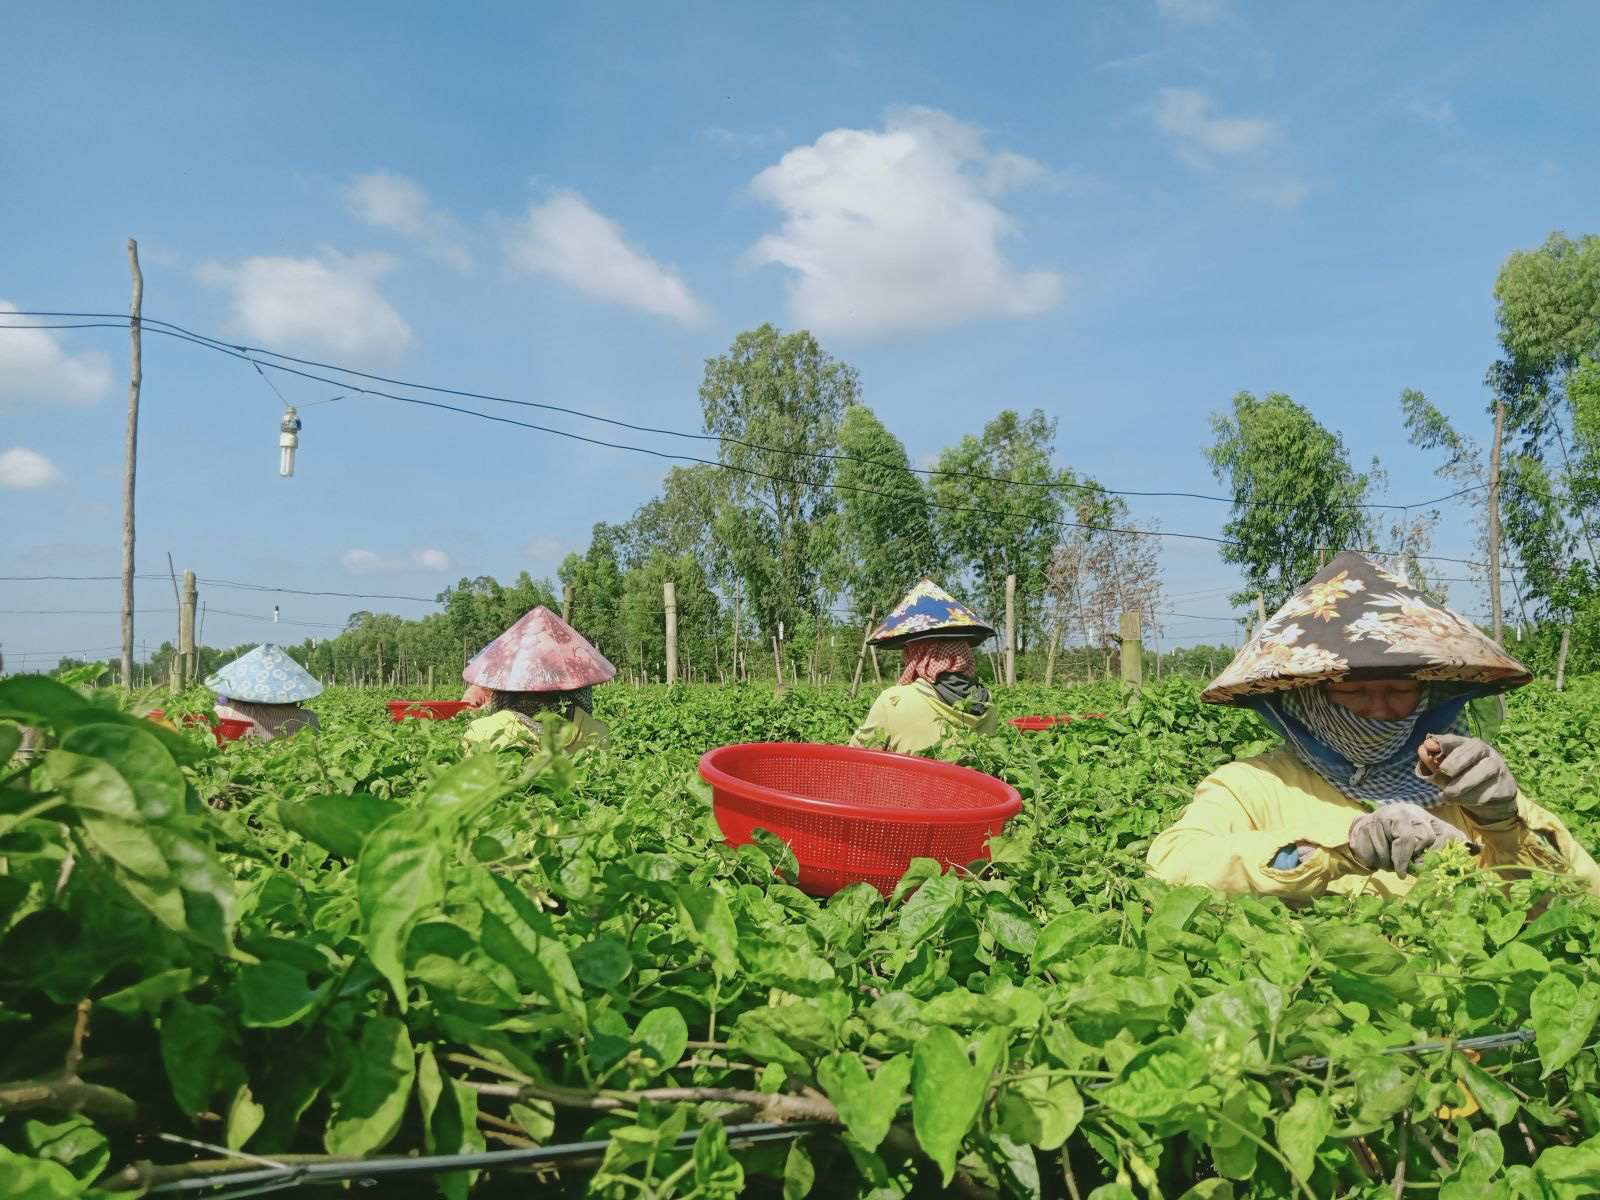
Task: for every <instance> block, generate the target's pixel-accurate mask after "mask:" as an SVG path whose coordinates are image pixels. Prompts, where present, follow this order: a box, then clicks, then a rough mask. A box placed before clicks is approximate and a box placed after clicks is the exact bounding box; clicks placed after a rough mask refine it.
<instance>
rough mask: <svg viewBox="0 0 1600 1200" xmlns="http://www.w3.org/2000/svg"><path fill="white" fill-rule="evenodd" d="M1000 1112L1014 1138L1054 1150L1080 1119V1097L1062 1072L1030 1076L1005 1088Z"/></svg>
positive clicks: (1081, 1100) (1067, 1136) (1081, 1101)
mask: <svg viewBox="0 0 1600 1200" xmlns="http://www.w3.org/2000/svg"><path fill="white" fill-rule="evenodd" d="M1000 1112H1001V1119H1002V1121H1003V1122H1004V1123H1005V1125H1006V1127H1007V1129H1008V1130H1009V1131H1010V1134H1011V1136H1012V1137H1013V1138H1014V1139H1016V1140H1017V1141H1021V1142H1026V1143H1027V1144H1028V1145H1030V1146H1037V1147H1039V1149H1041V1150H1055V1149H1057V1148H1059V1147H1060V1146H1061V1144H1062V1143H1063V1142H1065V1141H1066V1140H1067V1139H1068V1138H1069V1137H1071V1136H1072V1131H1073V1130H1074V1129H1076V1128H1077V1127H1078V1122H1079V1121H1081V1120H1082V1119H1083V1097H1082V1096H1081V1095H1079V1094H1078V1089H1077V1088H1076V1087H1075V1086H1073V1083H1072V1080H1071V1079H1069V1078H1067V1077H1066V1076H1064V1075H1062V1076H1056V1077H1054V1078H1047V1077H1043V1076H1039V1075H1030V1076H1025V1077H1024V1078H1022V1079H1020V1080H1018V1081H1017V1082H1016V1083H1014V1084H1013V1085H1012V1086H1011V1087H1010V1088H1008V1089H1007V1090H1006V1092H1005V1094H1004V1095H1003V1096H1002V1097H1001V1099H1000Z"/></svg>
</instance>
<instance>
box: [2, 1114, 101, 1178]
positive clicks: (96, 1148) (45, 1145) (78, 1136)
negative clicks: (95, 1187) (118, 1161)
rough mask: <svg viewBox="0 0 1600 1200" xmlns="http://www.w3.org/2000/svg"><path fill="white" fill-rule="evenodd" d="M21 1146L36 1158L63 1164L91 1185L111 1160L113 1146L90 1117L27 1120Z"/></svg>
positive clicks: (23, 1127)
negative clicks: (60, 1119) (59, 1119)
mask: <svg viewBox="0 0 1600 1200" xmlns="http://www.w3.org/2000/svg"><path fill="white" fill-rule="evenodd" d="M22 1145H23V1148H24V1149H26V1150H27V1151H28V1153H29V1154H32V1155H33V1156H34V1157H36V1158H43V1159H48V1160H49V1161H51V1162H56V1163H60V1164H61V1165H62V1166H63V1167H65V1168H66V1169H67V1170H69V1171H71V1172H72V1174H73V1175H74V1176H75V1177H76V1178H77V1179H78V1180H79V1181H81V1182H83V1183H92V1182H93V1181H94V1180H95V1179H97V1178H98V1177H99V1176H100V1173H101V1172H102V1171H104V1170H105V1169H106V1165H107V1164H108V1163H109V1162H110V1161H111V1146H110V1143H109V1142H107V1141H106V1136H105V1134H103V1133H101V1132H100V1131H99V1130H98V1129H96V1128H95V1127H94V1123H93V1122H91V1121H90V1120H89V1119H88V1118H87V1117H68V1118H67V1119H66V1120H65V1121H55V1122H52V1121H34V1120H25V1121H23V1122H22Z"/></svg>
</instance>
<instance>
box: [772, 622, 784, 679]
mask: <svg viewBox="0 0 1600 1200" xmlns="http://www.w3.org/2000/svg"><path fill="white" fill-rule="evenodd" d="M772 670H773V672H774V675H773V678H775V679H776V680H777V681H778V686H779V687H782V686H783V652H782V651H781V650H779V649H778V635H777V634H773V635H772Z"/></svg>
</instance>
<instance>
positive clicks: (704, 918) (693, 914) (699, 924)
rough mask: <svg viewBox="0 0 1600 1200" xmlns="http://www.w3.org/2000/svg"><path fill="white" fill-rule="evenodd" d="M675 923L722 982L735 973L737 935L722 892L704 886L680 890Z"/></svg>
mask: <svg viewBox="0 0 1600 1200" xmlns="http://www.w3.org/2000/svg"><path fill="white" fill-rule="evenodd" d="M676 898H677V907H678V924H679V926H680V927H681V928H682V930H683V932H684V934H685V936H687V937H688V938H689V940H690V941H692V942H693V943H694V944H695V945H697V946H699V947H700V949H701V950H703V951H704V952H705V953H706V955H707V956H708V957H709V958H710V959H711V964H712V966H713V967H714V968H715V969H716V972H717V974H718V975H720V976H721V977H722V978H724V979H728V978H732V977H733V976H735V975H737V974H738V973H739V955H738V943H739V933H738V930H737V929H736V928H735V926H734V923H733V912H732V910H730V909H729V908H728V902H727V900H725V899H724V898H723V896H722V893H721V892H719V891H716V890H715V889H714V888H708V887H680V888H679V889H678V891H677V897H676Z"/></svg>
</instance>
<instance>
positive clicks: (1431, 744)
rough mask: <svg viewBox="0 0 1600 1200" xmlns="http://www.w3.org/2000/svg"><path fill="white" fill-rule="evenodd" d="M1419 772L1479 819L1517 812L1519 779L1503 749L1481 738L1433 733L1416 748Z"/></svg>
mask: <svg viewBox="0 0 1600 1200" xmlns="http://www.w3.org/2000/svg"><path fill="white" fill-rule="evenodd" d="M1417 774H1418V775H1420V776H1422V778H1424V779H1426V780H1429V781H1430V782H1432V783H1435V784H1438V786H1439V792H1440V794H1441V795H1442V796H1443V797H1444V798H1445V799H1446V800H1447V801H1450V802H1452V803H1454V804H1459V805H1461V807H1462V808H1465V809H1467V810H1468V811H1469V812H1470V813H1471V814H1472V816H1473V818H1474V819H1475V820H1478V821H1486V822H1487V821H1504V820H1506V819H1507V818H1509V817H1514V816H1516V815H1517V781H1516V778H1515V777H1514V776H1513V775H1512V774H1511V768H1510V767H1508V766H1506V760H1505V759H1503V758H1501V757H1500V752H1499V751H1498V750H1496V749H1495V748H1494V747H1493V746H1491V745H1489V743H1488V742H1486V741H1484V740H1483V739H1482V738H1475V737H1467V736H1466V735H1465V734H1460V733H1440V734H1432V735H1430V736H1428V737H1427V738H1425V739H1424V740H1423V743H1422V745H1421V746H1419V747H1417Z"/></svg>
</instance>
